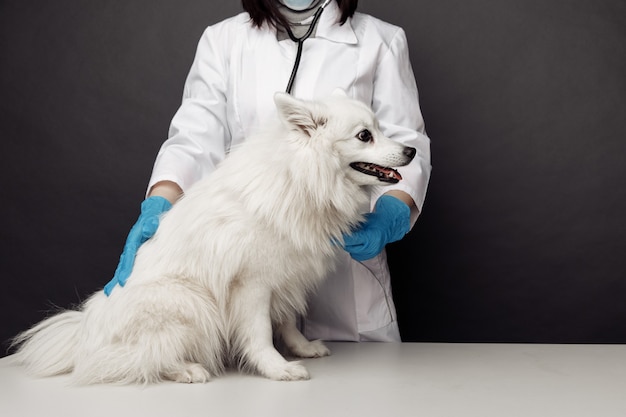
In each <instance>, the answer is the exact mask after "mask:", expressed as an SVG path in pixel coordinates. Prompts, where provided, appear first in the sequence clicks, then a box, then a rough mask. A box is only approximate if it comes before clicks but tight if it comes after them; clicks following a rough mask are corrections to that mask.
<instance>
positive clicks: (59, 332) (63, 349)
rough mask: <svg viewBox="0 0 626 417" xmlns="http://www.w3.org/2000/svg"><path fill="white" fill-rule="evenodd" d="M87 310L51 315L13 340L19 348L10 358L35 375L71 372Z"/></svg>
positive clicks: (12, 343)
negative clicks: (84, 311) (82, 322)
mask: <svg viewBox="0 0 626 417" xmlns="http://www.w3.org/2000/svg"><path fill="white" fill-rule="evenodd" d="M83 315H84V313H83V312H81V311H73V310H68V311H64V312H61V313H59V314H56V315H54V316H52V317H49V318H47V319H45V320H43V321H42V322H40V323H39V324H37V325H35V326H34V327H32V328H31V329H29V330H26V331H25V332H22V333H20V334H18V335H17V336H16V337H14V338H13V340H12V341H11V347H17V348H18V349H17V351H16V352H15V354H14V355H12V356H11V361H12V362H14V363H17V364H21V365H23V366H24V367H25V368H26V370H27V371H28V372H29V373H31V374H33V375H36V376H53V375H60V374H65V373H68V372H71V371H72V369H73V368H74V355H75V353H76V346H77V343H78V332H79V329H80V325H81V321H82V319H83Z"/></svg>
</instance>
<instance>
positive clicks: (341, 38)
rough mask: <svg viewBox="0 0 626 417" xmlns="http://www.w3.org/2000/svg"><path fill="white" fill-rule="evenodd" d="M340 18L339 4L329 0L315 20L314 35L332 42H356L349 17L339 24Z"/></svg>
mask: <svg viewBox="0 0 626 417" xmlns="http://www.w3.org/2000/svg"><path fill="white" fill-rule="evenodd" d="M340 18H341V11H340V10H339V6H338V5H337V2H336V1H334V0H331V2H330V3H329V4H328V6H326V7H325V8H324V11H323V12H322V15H321V16H320V20H319V22H317V29H316V30H315V37H317V38H325V39H328V40H330V41H333V42H341V43H347V44H356V43H357V38H356V34H355V33H354V29H352V25H351V24H350V19H348V20H347V21H346V23H344V24H343V25H340V24H339V19H340Z"/></svg>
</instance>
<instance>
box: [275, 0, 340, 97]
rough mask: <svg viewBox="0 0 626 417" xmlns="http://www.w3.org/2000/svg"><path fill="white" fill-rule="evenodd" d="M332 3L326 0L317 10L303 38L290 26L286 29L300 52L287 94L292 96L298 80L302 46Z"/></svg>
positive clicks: (298, 52)
mask: <svg viewBox="0 0 626 417" xmlns="http://www.w3.org/2000/svg"><path fill="white" fill-rule="evenodd" d="M330 1H331V0H326V1H325V2H324V3H323V4H322V5H321V6H320V7H319V9H317V11H316V12H315V14H314V15H313V20H312V21H311V26H309V30H307V31H306V33H305V34H304V35H302V36H301V37H299V38H298V37H296V35H294V34H293V32H292V31H291V28H290V27H289V26H287V27H285V29H286V30H287V34H288V35H289V38H290V39H291V40H292V41H294V42H295V43H297V44H298V50H297V52H296V60H295V61H294V64H293V69H292V70H291V76H290V77H289V82H288V83H287V88H286V89H285V92H287V94H291V90H292V89H293V83H294V81H295V80H296V74H297V73H298V68H299V67H300V59H301V58H302V46H303V44H304V41H305V40H307V39H309V37H310V36H311V34H312V33H313V31H314V30H315V26H316V25H317V21H318V20H319V19H320V16H321V15H322V12H323V11H324V7H326V6H327V5H328V3H330Z"/></svg>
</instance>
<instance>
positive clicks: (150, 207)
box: [104, 196, 172, 296]
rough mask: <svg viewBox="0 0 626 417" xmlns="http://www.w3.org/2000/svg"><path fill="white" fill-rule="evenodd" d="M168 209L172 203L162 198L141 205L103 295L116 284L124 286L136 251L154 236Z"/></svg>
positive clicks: (147, 199) (146, 201)
mask: <svg viewBox="0 0 626 417" xmlns="http://www.w3.org/2000/svg"><path fill="white" fill-rule="evenodd" d="M170 208H172V203H170V202H169V201H167V199H165V198H163V197H157V196H154V197H148V198H146V199H145V200H144V201H143V202H142V203H141V214H140V215H139V218H138V219H137V222H136V223H135V225H134V226H133V227H132V228H131V229H130V232H129V233H128V237H127V238H126V243H125V244H124V250H123V251H122V255H121V256H120V262H119V264H118V265H117V269H116V270H115V274H114V275H113V279H112V280H111V281H109V282H108V283H107V285H105V286H104V293H105V294H106V295H107V296H108V295H109V294H111V291H113V288H114V287H115V286H116V285H117V284H119V285H120V286H121V287H123V286H124V284H126V280H127V279H128V277H129V276H130V273H131V271H132V270H133V265H134V263H135V256H137V250H138V249H139V247H140V246H141V245H142V244H143V243H144V242H145V241H146V240H148V239H150V238H151V237H152V236H154V234H155V233H156V231H157V228H158V227H159V217H160V216H161V214H163V213H164V212H166V211H168V210H169V209H170Z"/></svg>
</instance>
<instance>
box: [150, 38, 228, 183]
mask: <svg viewBox="0 0 626 417" xmlns="http://www.w3.org/2000/svg"><path fill="white" fill-rule="evenodd" d="M228 36H229V35H228V33H225V29H224V28H220V27H209V28H207V29H206V30H205V32H204V34H203V35H202V38H201V39H200V41H199V43H198V48H197V50H196V55H195V58H194V61H193V64H192V66H191V69H190V71H189V74H188V76H187V79H186V81H185V86H184V92H183V99H182V103H181V106H180V108H179V109H178V111H177V112H176V114H175V115H174V117H173V119H172V122H171V125H170V129H169V135H168V139H167V140H166V141H165V142H164V143H163V144H162V146H161V148H160V150H159V153H158V155H157V158H156V161H155V163H154V168H153V171H152V176H151V178H150V181H149V184H148V192H149V190H150V189H151V187H152V186H153V185H154V184H156V183H157V182H159V181H164V180H168V181H173V182H175V183H176V184H178V185H179V186H180V187H181V188H182V190H183V191H185V190H186V189H188V188H189V186H191V185H192V184H193V183H195V182H196V181H198V180H199V179H201V178H203V177H204V176H206V175H207V174H208V173H210V172H211V171H213V170H214V169H215V167H216V165H217V164H218V163H219V162H220V161H221V160H223V159H224V157H225V155H226V152H227V149H228V148H229V146H230V133H229V129H228V124H227V118H226V111H227V110H226V92H225V91H226V74H227V62H226V61H227V60H226V56H227V55H226V50H227V46H226V45H228V44H229V39H228Z"/></svg>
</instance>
